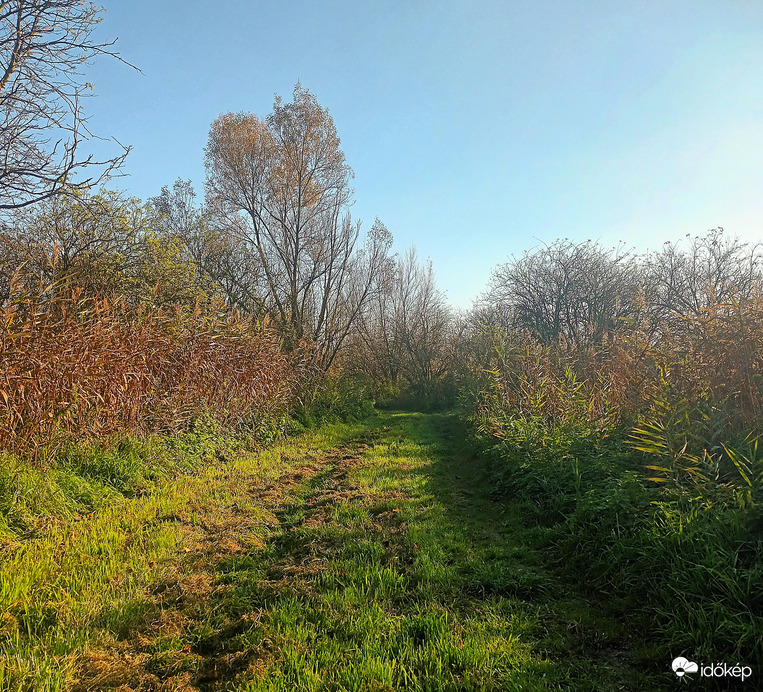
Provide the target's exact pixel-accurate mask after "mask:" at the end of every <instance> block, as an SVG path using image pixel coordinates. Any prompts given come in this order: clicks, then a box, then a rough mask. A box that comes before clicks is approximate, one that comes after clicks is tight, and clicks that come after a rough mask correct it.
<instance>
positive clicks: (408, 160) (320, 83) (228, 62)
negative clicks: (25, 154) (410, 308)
mask: <svg viewBox="0 0 763 692" xmlns="http://www.w3.org/2000/svg"><path fill="white" fill-rule="evenodd" d="M103 2H104V4H105V6H106V10H107V12H106V13H105V14H104V19H103V22H102V23H101V25H100V26H99V27H98V37H99V38H105V39H113V38H115V37H118V39H119V40H118V43H117V49H118V50H119V52H120V53H121V55H122V56H123V57H124V58H125V59H126V60H128V61H130V62H131V63H133V64H135V65H136V66H138V67H139V68H140V69H141V70H142V74H138V73H136V72H134V71H132V70H130V69H129V68H127V67H125V66H124V65H121V64H119V63H118V62H117V61H114V60H105V59H101V60H99V61H98V62H97V63H96V64H95V65H94V66H93V67H92V68H91V69H90V70H89V72H88V75H87V78H88V80H89V81H91V82H92V83H93V85H94V88H95V94H96V96H95V97H94V98H92V99H90V100H89V101H88V103H87V104H86V109H87V111H88V112H89V113H90V114H91V119H90V126H91V129H92V130H93V131H94V132H95V133H97V134H99V135H103V136H113V137H116V138H117V139H118V140H119V141H121V142H122V143H123V144H127V145H131V146H132V147H133V151H132V152H131V154H130V156H129V157H128V160H127V163H126V165H125V167H124V172H125V173H127V174H129V176H128V177H124V178H120V179H118V180H116V181H112V183H111V186H112V187H118V188H121V189H124V190H127V191H128V192H130V193H131V194H133V195H135V196H137V197H140V198H142V199H145V198H146V197H148V196H151V195H154V194H157V193H158V192H159V190H160V188H161V186H162V185H171V184H172V183H173V182H174V180H175V179H176V178H178V177H182V178H184V179H188V178H190V179H191V180H192V181H193V183H194V185H195V187H196V190H197V193H198V194H199V196H200V197H201V196H202V195H203V182H204V165H203V156H204V155H203V149H204V146H205V144H206V140H207V135H208V132H209V126H210V124H211V122H212V121H213V120H214V118H216V117H217V116H218V115H219V114H220V113H223V112H229V111H233V112H238V111H247V112H252V113H257V114H258V115H260V116H264V115H266V114H267V113H269V112H270V110H271V109H272V105H273V96H274V94H275V93H278V94H280V95H281V96H283V97H284V98H285V99H286V100H288V99H289V97H290V95H291V92H292V90H293V87H294V84H295V83H296V82H297V80H300V81H301V83H302V86H304V87H306V88H308V89H309V90H310V91H311V92H312V93H313V94H315V96H316V97H317V99H318V101H319V103H320V104H321V105H323V106H325V107H326V108H328V109H329V111H330V113H331V115H332V116H333V118H334V122H335V124H336V127H337V131H338V134H339V136H340V138H341V140H342V148H343V150H344V152H345V155H346V157H347V161H348V163H349V164H350V166H352V168H353V169H354V171H355V180H354V181H353V186H354V189H355V200H356V201H355V205H354V207H353V210H352V212H353V216H355V217H356V218H360V219H362V220H363V222H364V228H366V229H368V228H370V226H371V223H372V222H373V220H374V217H379V218H380V219H381V220H382V221H383V222H384V223H385V224H386V226H387V227H388V228H389V229H390V231H392V233H393V234H394V236H395V250H397V251H400V252H404V251H405V250H406V248H407V247H408V246H410V245H415V246H416V247H417V249H418V251H419V255H420V256H422V257H430V258H431V259H432V261H433V263H434V267H435V270H436V273H437V276H438V280H439V284H440V286H441V287H442V288H443V289H444V290H445V291H446V292H447V294H448V297H449V299H450V301H451V302H452V303H453V304H454V305H457V306H459V307H468V306H469V305H470V302H471V300H472V299H473V298H475V297H476V296H477V295H478V293H479V292H480V291H482V290H483V289H484V287H485V285H486V283H487V280H488V277H489V275H490V270H491V268H492V267H493V266H495V265H496V264H497V263H499V262H502V261H505V260H507V259H508V258H509V257H510V256H511V255H512V254H517V255H518V254H521V253H522V252H523V251H524V250H526V249H529V248H532V247H533V246H535V245H537V244H538V243H540V242H552V241H553V240H554V239H556V238H560V237H569V238H572V239H575V240H585V239H587V238H593V239H599V240H601V241H602V242H603V243H605V244H607V245H610V244H611V245H615V244H617V243H620V242H623V243H625V244H626V245H627V246H632V247H634V248H636V249H637V250H643V249H646V248H657V247H659V246H660V245H661V243H663V242H664V241H665V240H677V239H679V238H681V237H683V236H684V235H685V234H687V233H692V234H700V233H703V232H704V231H705V230H706V229H708V228H712V227H715V226H723V227H724V228H726V229H727V231H728V232H729V233H732V234H736V235H739V236H740V237H742V238H743V239H745V240H747V241H756V240H758V239H763V2H760V0H718V1H715V2H709V1H707V2H703V1H702V0H690V1H686V2H682V1H677V0H676V1H672V0H654V1H649V2H644V1H638V0H609V1H607V2H596V1H591V0H586V1H585V2H580V1H579V0H570V1H565V2H551V1H543V0H536V1H526V2H525V1H518V2H511V1H508V0H506V1H503V2H498V1H494V0H483V1H476V0H474V1H468V0H462V1H461V2H453V1H451V0H440V1H438V2H433V1H432V2H420V1H418V0H404V1H397V0H386V1H380V0H355V1H351V0H333V1H323V0H301V1H299V2H289V1H283V0H282V1H281V2H278V1H270V0H268V1H254V2H249V1H244V0H241V1H234V0H227V1H225V2H220V1H218V2H209V1H201V0H151V1H149V0H129V1H127V0H121V1H120V0H103ZM97 148H98V150H99V151H108V150H109V148H108V147H103V148H102V146H101V145H100V144H98V145H97ZM110 150H111V151H113V147H112V148H111V149H110Z"/></svg>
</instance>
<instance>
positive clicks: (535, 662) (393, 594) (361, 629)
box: [0, 413, 674, 691]
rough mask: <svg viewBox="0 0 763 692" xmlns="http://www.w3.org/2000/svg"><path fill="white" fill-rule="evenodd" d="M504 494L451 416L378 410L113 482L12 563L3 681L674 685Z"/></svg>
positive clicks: (22, 684)
mask: <svg viewBox="0 0 763 692" xmlns="http://www.w3.org/2000/svg"><path fill="white" fill-rule="evenodd" d="M492 490H493V486H492V484H491V482H490V480H489V476H488V475H487V473H486V468H485V464H484V462H483V461H482V460H481V458H480V457H478V456H475V455H474V454H473V453H472V451H471V450H470V448H469V443H467V442H466V441H465V438H464V435H463V431H462V429H461V427H460V423H459V422H458V420H457V418H456V417H455V416H451V415H445V414H439V415H434V414H429V415H425V414H416V413H405V414H403V413H385V414H383V415H380V416H378V417H376V418H374V419H371V420H370V421H367V422H366V423H365V424H354V425H333V426H327V427H324V428H321V429H320V430H318V431H315V432H313V433H310V434H305V435H301V436H299V437H296V438H294V439H292V440H289V441H287V442H285V443H282V444H279V445H276V446H274V447H272V448H270V449H268V450H265V451H263V452H260V453H258V454H249V455H244V456H232V457H231V458H230V460H228V461H224V460H216V461H210V462H209V463H208V464H206V465H205V466H203V467H201V468H200V469H199V470H197V471H196V472H195V473H190V474H186V475H184V476H179V477H178V478H176V479H173V478H171V477H166V478H160V479H159V480H155V481H153V486H152V487H151V488H150V489H149V491H147V492H145V493H144V494H132V495H129V494H128V495H125V494H120V493H116V494H115V495H114V496H113V498H112V499H111V500H110V501H109V502H108V503H105V504H103V505H101V506H100V509H99V510H98V511H97V512H95V513H94V514H93V516H92V517H88V518H86V519H81V520H79V521H74V520H66V521H65V520H61V521H56V522H53V523H52V524H51V525H50V526H47V527H45V528H44V529H39V530H38V531H37V533H36V534H35V538H34V539H27V540H25V541H22V542H21V546H20V547H16V548H14V549H13V550H12V551H10V552H9V554H8V556H7V557H8V559H7V560H6V561H4V563H3V565H2V567H0V584H2V587H0V588H2V592H1V593H0V612H2V613H3V615H2V617H3V620H2V621H0V652H1V653H2V655H3V656H4V658H3V662H2V667H1V668H0V670H2V671H3V672H2V673H0V675H2V677H0V680H2V682H1V683H0V689H7V690H14V691H16V690H38V689H39V690H90V689H98V690H106V689H116V688H118V687H120V686H122V689H160V688H161V689H178V690H182V689H186V690H193V689H198V690H206V691H211V690H289V691H291V690H305V691H309V690H358V691H360V690H365V691H372V690H378V691H381V690H398V689H406V690H422V691H423V690H454V691H455V690H554V689H556V690H592V691H593V690H621V689H633V690H641V689H662V688H667V686H668V684H669V683H674V680H672V679H671V677H672V674H668V672H667V671H665V672H660V671H655V670H654V668H653V667H650V666H649V665H648V664H644V663H643V661H641V660H640V659H639V657H638V651H637V647H636V645H635V642H634V637H637V636H638V634H639V633H638V632H632V631H629V629H628V626H627V623H622V622H618V621H617V620H615V619H613V618H611V617H607V616H606V615H604V614H602V610H601V608H600V607H599V604H598V603H593V604H591V603H589V602H587V601H586V600H585V599H584V598H582V597H581V596H580V594H579V593H578V592H576V591H575V590H574V589H571V588H570V587H569V586H568V585H566V584H565V583H564V582H563V581H561V580H560V579H559V578H558V577H557V576H555V574H554V573H553V572H551V571H549V568H548V567H547V560H546V559H545V556H544V555H543V554H542V553H541V552H540V547H541V546H543V545H544V541H545V536H544V534H543V531H542V530H537V529H528V528H525V526H524V524H523V516H522V514H521V512H520V511H519V509H518V506H516V505H512V504H506V503H502V502H496V501H494V500H493V499H491V497H492V495H491V491H492ZM665 668H667V663H666V665H665ZM663 670H664V669H663Z"/></svg>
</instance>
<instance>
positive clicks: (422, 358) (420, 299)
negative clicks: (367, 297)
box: [348, 248, 453, 403]
mask: <svg viewBox="0 0 763 692" xmlns="http://www.w3.org/2000/svg"><path fill="white" fill-rule="evenodd" d="M380 277H383V283H382V286H381V287H380V290H378V291H377V292H376V294H375V297H374V300H373V301H372V303H371V307H370V309H369V310H368V311H366V312H365V313H364V314H363V316H362V319H360V320H359V322H358V325H357V329H356V330H355V337H354V339H353V352H352V353H351V355H350V357H349V359H348V365H349V367H350V368H351V369H354V370H357V371H360V372H363V373H364V374H365V375H367V376H369V377H370V378H371V379H372V380H373V381H375V382H377V383H386V384H390V385H392V386H393V388H397V387H400V386H402V387H404V388H406V389H407V391H408V393H410V394H413V395H414V397H415V398H416V399H417V400H418V401H419V403H431V401H428V400H429V399H431V398H432V394H434V392H435V390H436V389H437V387H438V386H439V384H440V383H441V381H442V379H443V377H444V376H445V375H446V373H447V371H448V367H449V362H450V358H449V351H448V349H449V347H450V342H451V338H450V337H451V330H452V327H453V319H452V315H451V312H450V310H449V309H448V307H447V305H446V303H445V296H444V295H443V293H442V292H441V291H440V290H439V289H438V288H437V285H436V283H435V276H434V271H433V269H432V263H431V262H427V263H426V264H422V263H420V262H419V260H418V257H417V254H416V251H415V249H413V248H411V249H410V250H409V251H408V252H407V253H406V254H405V255H404V256H403V257H396V259H395V263H394V265H392V266H390V267H388V268H387V270H386V271H385V272H384V273H383V274H381V275H380Z"/></svg>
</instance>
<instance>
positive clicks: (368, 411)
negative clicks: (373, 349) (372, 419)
mask: <svg viewBox="0 0 763 692" xmlns="http://www.w3.org/2000/svg"><path fill="white" fill-rule="evenodd" d="M373 414H374V399H373V397H372V387H371V384H370V382H369V381H368V379H367V378H365V377H363V376H358V375H343V374H340V375H333V376H332V375H327V376H326V377H324V378H323V379H322V380H321V382H320V383H319V384H318V385H317V387H316V388H315V390H314V391H311V392H309V393H308V395H307V396H305V397H304V399H303V401H302V403H301V404H299V405H297V407H296V408H295V410H294V413H293V418H294V420H295V422H296V423H297V425H298V426H301V427H304V428H312V427H315V426H317V425H320V424H323V423H327V422H331V421H343V422H354V421H361V420H364V419H366V418H368V417H369V416H372V415H373ZM297 429H299V428H297Z"/></svg>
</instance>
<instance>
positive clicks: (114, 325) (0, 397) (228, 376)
mask: <svg viewBox="0 0 763 692" xmlns="http://www.w3.org/2000/svg"><path fill="white" fill-rule="evenodd" d="M304 371H305V368H304V366H301V365H300V364H299V363H296V364H295V363H294V359H290V358H289V357H287V356H286V355H285V354H284V353H283V352H282V351H281V349H280V347H279V342H278V339H277V337H276V335H275V334H274V333H273V332H272V331H270V330H268V329H267V328H264V327H262V326H261V325H257V324H256V323H254V322H253V321H251V320H249V319H243V318H241V317H239V316H238V315H236V314H231V313H230V312H229V311H227V310H225V309H224V306H223V305H217V306H213V307H212V308H210V309H206V310H204V311H202V310H201V309H200V308H199V307H198V306H197V307H196V309H193V308H188V307H181V306H177V307H174V308H171V309H160V308H157V307H154V306H150V305H146V304H143V305H140V306H138V307H137V308H135V307H131V306H129V305H128V304H127V303H126V302H125V301H124V300H122V299H119V298H115V299H108V298H105V297H99V298H84V297H82V296H81V294H79V293H77V292H75V293H74V294H72V295H70V296H69V297H67V298H56V299H53V300H50V299H44V298H42V297H39V296H37V297H29V296H27V297H21V298H17V299H15V300H14V301H10V302H8V303H7V304H5V305H4V306H2V307H0V449H4V450H7V451H9V452H12V453H17V454H23V455H25V456H28V457H30V458H39V457H40V456H41V455H42V456H44V455H45V454H47V453H50V452H51V451H54V450H55V448H56V447H57V446H58V445H60V444H61V443H62V442H63V441H64V440H66V439H71V438H73V437H76V438H97V439H104V438H106V437H108V436H109V435H111V434H113V433H147V432H155V431H163V432H174V431H179V430H182V429H187V428H188V427H189V426H190V425H191V424H192V423H193V421H194V420H195V419H196V418H198V417H199V416H200V415H202V414H203V413H208V414H210V415H211V416H212V417H213V418H214V419H215V420H217V421H218V422H220V423H221V424H223V425H225V426H228V427H232V426H236V425H244V424H245V425H249V426H252V427H254V428H256V427H257V426H262V425H265V424H267V422H268V421H272V420H274V419H275V418H277V417H279V416H282V415H284V414H285V413H286V412H287V411H288V409H289V406H290V404H291V402H292V400H293V397H294V395H295V392H296V391H297V388H298V386H299V383H300V378H301V377H302V376H303V375H304Z"/></svg>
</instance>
